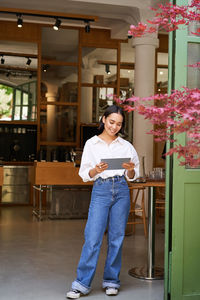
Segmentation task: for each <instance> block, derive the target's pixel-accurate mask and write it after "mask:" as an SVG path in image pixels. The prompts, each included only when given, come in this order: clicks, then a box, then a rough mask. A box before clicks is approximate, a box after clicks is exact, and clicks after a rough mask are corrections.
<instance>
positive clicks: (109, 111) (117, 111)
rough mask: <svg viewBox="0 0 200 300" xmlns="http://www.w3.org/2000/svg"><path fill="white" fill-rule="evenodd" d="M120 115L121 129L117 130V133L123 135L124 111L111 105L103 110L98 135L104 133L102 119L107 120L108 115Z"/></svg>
mask: <svg viewBox="0 0 200 300" xmlns="http://www.w3.org/2000/svg"><path fill="white" fill-rule="evenodd" d="M113 113H115V114H120V115H121V116H122V117H123V121H122V127H121V129H120V130H119V132H118V133H121V134H124V128H125V115H124V111H123V109H122V108H121V107H120V106H117V105H111V106H108V108H107V109H106V110H105V112H104V114H103V116H102V117H101V119H100V124H99V128H98V130H99V134H101V133H102V132H103V131H104V123H103V117H105V118H107V117H108V116H109V115H111V114H113Z"/></svg>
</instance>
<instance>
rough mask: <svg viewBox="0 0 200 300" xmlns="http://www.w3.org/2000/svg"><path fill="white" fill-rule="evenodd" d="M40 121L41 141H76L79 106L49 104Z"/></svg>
mask: <svg viewBox="0 0 200 300" xmlns="http://www.w3.org/2000/svg"><path fill="white" fill-rule="evenodd" d="M47 121H48V127H47ZM40 123H41V141H48V142H76V125H77V107H72V106H68V105H67V106H63V105H51V104H49V105H47V110H46V111H43V112H42V113H41V114H40Z"/></svg>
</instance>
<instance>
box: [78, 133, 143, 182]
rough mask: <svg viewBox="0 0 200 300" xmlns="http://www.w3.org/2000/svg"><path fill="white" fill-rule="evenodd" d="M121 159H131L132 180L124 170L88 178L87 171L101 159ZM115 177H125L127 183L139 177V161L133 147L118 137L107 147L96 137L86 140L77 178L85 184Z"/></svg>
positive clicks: (109, 171)
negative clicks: (133, 174)
mask: <svg viewBox="0 0 200 300" xmlns="http://www.w3.org/2000/svg"><path fill="white" fill-rule="evenodd" d="M122 157H127V158H128V157H131V161H132V162H133V163H134V164H135V176H134V178H132V179H130V178H129V177H128V176H127V171H126V170H124V169H120V170H105V171H103V172H102V173H99V174H97V175H96V176H94V177H93V178H91V177H90V175H89V171H90V170H91V169H93V168H94V167H95V166H96V165H97V164H99V163H100V161H101V159H103V158H122ZM115 175H119V176H122V175H125V176H126V178H127V180H129V181H133V180H135V179H136V178H138V177H139V159H138V155H137V152H136V151H135V149H134V147H133V145H132V144H131V143H129V142H128V141H126V140H124V139H123V138H121V137H119V136H118V137H117V138H116V139H115V140H114V141H113V142H112V143H111V144H109V145H108V144H107V143H106V142H104V141H103V140H102V139H101V138H99V137H98V136H97V135H95V136H93V137H92V138H90V139H89V140H87V142H86V143H85V146H84V149H83V154H82V159H81V165H80V170H79V176H80V177H81V178H82V179H83V181H84V182H86V181H91V180H96V179H97V178H98V177H101V178H103V179H105V178H108V177H112V176H115Z"/></svg>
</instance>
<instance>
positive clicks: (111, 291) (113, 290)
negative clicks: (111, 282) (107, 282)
mask: <svg viewBox="0 0 200 300" xmlns="http://www.w3.org/2000/svg"><path fill="white" fill-rule="evenodd" d="M117 294H118V289H117V288H113V287H107V288H106V295H107V296H116V295H117Z"/></svg>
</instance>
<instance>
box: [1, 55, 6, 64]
mask: <svg viewBox="0 0 200 300" xmlns="http://www.w3.org/2000/svg"><path fill="white" fill-rule="evenodd" d="M4 63H5V58H3V55H2V57H1V64H2V65H4Z"/></svg>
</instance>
